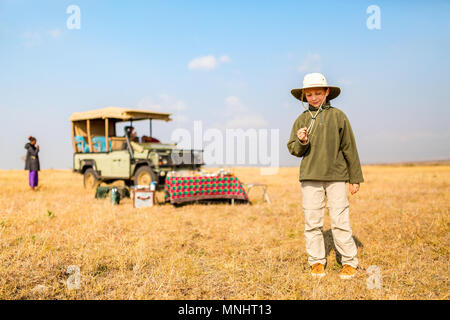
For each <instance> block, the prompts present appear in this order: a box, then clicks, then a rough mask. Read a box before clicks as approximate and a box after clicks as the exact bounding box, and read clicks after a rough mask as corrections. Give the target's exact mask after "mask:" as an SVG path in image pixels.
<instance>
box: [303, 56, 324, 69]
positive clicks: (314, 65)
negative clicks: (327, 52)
mask: <svg viewBox="0 0 450 320" xmlns="http://www.w3.org/2000/svg"><path fill="white" fill-rule="evenodd" d="M321 69H322V59H321V57H320V54H318V53H308V55H307V56H306V58H305V59H304V60H303V62H302V63H301V64H300V66H299V67H298V71H300V72H320V71H321Z"/></svg>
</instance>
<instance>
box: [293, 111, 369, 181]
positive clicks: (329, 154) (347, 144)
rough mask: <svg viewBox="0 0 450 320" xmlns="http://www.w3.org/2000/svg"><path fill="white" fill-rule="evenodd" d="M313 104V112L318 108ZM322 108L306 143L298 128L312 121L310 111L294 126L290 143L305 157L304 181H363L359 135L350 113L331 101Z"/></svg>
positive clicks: (295, 150)
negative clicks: (352, 124)
mask: <svg viewBox="0 0 450 320" xmlns="http://www.w3.org/2000/svg"><path fill="white" fill-rule="evenodd" d="M309 108H310V110H312V113H313V114H315V113H316V112H317V111H316V110H317V109H315V108H314V107H311V106H309ZM322 108H323V110H322V111H321V112H320V113H319V114H318V115H317V118H316V122H315V123H314V127H313V129H312V134H311V135H309V136H308V142H307V143H306V144H303V143H300V140H299V139H298V137H297V131H298V129H300V128H302V127H308V126H309V124H310V123H311V115H310V114H309V112H308V111H305V112H303V113H302V114H301V115H300V116H299V117H298V118H297V120H295V122H294V125H293V127H292V131H291V136H290V139H289V142H288V144H287V147H288V149H289V152H290V153H291V154H292V155H294V156H296V157H303V159H302V162H301V165H300V181H303V180H321V181H347V182H349V183H361V182H363V181H364V178H363V175H362V171H361V164H360V162H359V156H358V151H357V150H356V142H355V137H354V135H353V131H352V127H351V126H350V122H349V120H348V118H347V116H346V115H345V114H344V112H342V111H341V110H339V109H337V108H333V107H332V106H331V105H330V104H329V103H326V104H325V105H324V106H323V107H322Z"/></svg>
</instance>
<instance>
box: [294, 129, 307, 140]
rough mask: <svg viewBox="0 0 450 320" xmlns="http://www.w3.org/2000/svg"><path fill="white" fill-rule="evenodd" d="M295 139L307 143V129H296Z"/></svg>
mask: <svg viewBox="0 0 450 320" xmlns="http://www.w3.org/2000/svg"><path fill="white" fill-rule="evenodd" d="M297 137H298V139H299V140H300V141H301V142H302V143H306V142H308V129H307V128H306V127H304V128H300V129H298V131H297Z"/></svg>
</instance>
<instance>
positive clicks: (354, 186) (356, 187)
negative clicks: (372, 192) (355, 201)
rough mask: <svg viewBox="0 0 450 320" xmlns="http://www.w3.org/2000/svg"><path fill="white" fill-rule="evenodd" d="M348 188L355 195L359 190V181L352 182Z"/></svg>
mask: <svg viewBox="0 0 450 320" xmlns="http://www.w3.org/2000/svg"><path fill="white" fill-rule="evenodd" d="M348 188H349V190H350V193H351V194H352V195H354V194H355V193H357V192H358V191H359V183H350V184H349V185H348Z"/></svg>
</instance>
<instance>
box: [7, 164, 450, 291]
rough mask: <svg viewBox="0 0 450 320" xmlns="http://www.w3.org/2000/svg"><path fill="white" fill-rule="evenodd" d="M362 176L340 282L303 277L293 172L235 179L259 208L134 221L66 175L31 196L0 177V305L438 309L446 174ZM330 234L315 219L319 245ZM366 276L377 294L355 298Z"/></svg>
mask: <svg viewBox="0 0 450 320" xmlns="http://www.w3.org/2000/svg"><path fill="white" fill-rule="evenodd" d="M363 172H364V177H365V180H366V182H365V183H364V184H362V187H361V190H360V192H359V193H358V194H356V195H355V196H350V215H351V224H352V229H353V232H354V236H355V237H356V238H357V240H358V241H359V242H358V243H359V245H360V246H359V248H358V257H359V260H360V267H361V270H360V271H359V273H358V275H357V277H356V278H354V279H352V280H347V281H344V280H340V279H339V277H338V272H339V267H338V265H337V264H336V257H335V253H334V251H333V250H331V251H330V254H329V256H328V267H327V276H326V277H325V278H323V279H322V280H315V279H312V278H311V277H310V274H309V266H308V264H307V257H306V252H305V244H304V236H303V228H304V219H303V213H302V209H301V194H300V185H299V182H298V180H297V177H298V168H281V169H280V171H279V174H278V175H275V176H260V175H259V169H256V168H236V169H235V173H236V175H237V176H238V177H239V178H240V179H241V180H242V181H244V182H263V183H266V184H267V185H268V191H269V195H270V197H271V200H272V205H270V206H269V205H267V204H265V203H264V202H263V201H262V193H261V192H260V191H259V190H258V191H257V190H256V189H255V190H252V192H251V194H250V199H251V200H252V201H253V202H254V205H252V206H248V205H235V206H231V205H226V204H215V205H199V204H196V205H187V206H183V207H180V208H174V207H172V206H170V205H162V206H156V207H153V208H143V209H133V207H132V204H131V201H130V200H129V199H125V200H123V201H122V202H121V204H120V205H119V206H111V204H110V202H109V201H108V199H106V200H96V199H94V196H93V194H92V193H89V192H86V191H84V190H83V188H82V176H81V175H78V174H75V173H72V172H71V171H69V170H44V171H42V172H40V177H39V178H40V184H41V187H40V189H39V191H37V192H32V191H30V190H29V188H28V185H27V172H26V171H0V186H1V190H0V299H448V298H449V287H448V285H449V207H450V197H449V194H450V182H449V181H450V166H445V165H444V166H409V167H401V166H395V167H389V166H364V167H363ZM162 195H163V194H162V193H160V194H158V196H159V198H160V199H162ZM329 229H330V222H329V217H326V219H325V228H324V230H325V232H326V233H327V235H328V236H327V239H328V242H329V243H330V237H329ZM69 265H78V266H79V267H80V270H81V288H80V289H79V290H69V289H68V288H67V286H66V280H67V278H68V277H69V275H68V274H66V271H67V268H68V266H69ZM370 265H377V266H378V267H379V268H380V270H381V273H382V280H383V283H382V288H381V289H378V290H377V289H372V290H371V289H368V288H367V286H366V279H367V278H368V277H369V275H368V274H367V273H366V272H365V269H367V267H368V266H370Z"/></svg>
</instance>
